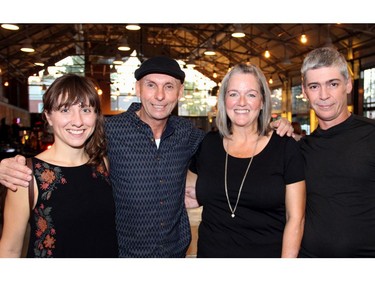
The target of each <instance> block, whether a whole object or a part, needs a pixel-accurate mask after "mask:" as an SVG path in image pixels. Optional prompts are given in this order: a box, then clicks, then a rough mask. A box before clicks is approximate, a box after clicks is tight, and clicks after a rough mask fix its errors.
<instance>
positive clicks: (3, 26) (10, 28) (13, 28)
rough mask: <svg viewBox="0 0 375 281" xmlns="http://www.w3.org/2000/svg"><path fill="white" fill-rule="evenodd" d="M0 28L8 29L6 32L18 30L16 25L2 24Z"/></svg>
mask: <svg viewBox="0 0 375 281" xmlns="http://www.w3.org/2000/svg"><path fill="white" fill-rule="evenodd" d="M1 27H2V28H4V29H8V30H18V29H20V28H19V27H18V25H15V24H11V23H3V24H2V25H1Z"/></svg>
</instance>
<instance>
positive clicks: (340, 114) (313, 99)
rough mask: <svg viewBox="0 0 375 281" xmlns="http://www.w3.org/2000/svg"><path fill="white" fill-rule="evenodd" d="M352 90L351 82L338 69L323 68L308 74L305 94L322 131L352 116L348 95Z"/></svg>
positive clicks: (304, 85)
mask: <svg viewBox="0 0 375 281" xmlns="http://www.w3.org/2000/svg"><path fill="white" fill-rule="evenodd" d="M351 90H352V83H351V80H350V79H348V80H346V79H345V78H344V77H343V76H342V74H341V73H340V69H339V68H338V67H334V66H332V67H321V68H317V69H310V70H308V71H307V72H306V75H305V81H304V84H303V93H304V95H305V97H306V98H307V99H309V101H310V105H311V107H312V109H313V110H314V111H315V113H316V115H317V117H318V121H319V126H320V127H321V128H322V129H328V128H331V127H332V126H335V125H337V124H340V123H341V122H343V121H345V120H346V119H347V118H348V117H349V116H350V112H349V110H348V108H347V95H348V93H350V92H351Z"/></svg>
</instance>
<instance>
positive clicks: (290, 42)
mask: <svg viewBox="0 0 375 281" xmlns="http://www.w3.org/2000/svg"><path fill="white" fill-rule="evenodd" d="M19 26H20V29H19V30H17V31H11V30H6V29H3V28H0V68H1V69H2V75H3V76H5V77H13V78H16V79H18V80H20V81H26V79H27V77H28V76H30V75H33V74H34V73H36V72H37V71H39V70H41V69H43V68H44V67H40V66H36V65H34V62H35V61H36V59H37V58H38V59H41V60H42V61H43V62H44V63H45V66H48V65H54V63H55V62H57V61H59V60H61V59H62V58H65V57H66V56H69V55H76V54H80V55H85V57H86V59H87V60H88V61H89V62H90V63H91V64H112V62H113V60H114V58H115V56H116V54H118V53H120V54H121V56H122V59H123V60H124V61H125V60H126V58H127V57H129V56H130V53H131V52H132V51H133V50H134V49H135V50H137V53H138V54H139V57H140V59H141V60H143V59H146V58H148V57H151V56H154V55H169V56H171V57H174V58H175V59H181V60H184V61H188V60H189V59H191V60H194V61H195V63H196V67H195V68H196V69H197V70H199V71H200V72H202V73H203V74H205V75H207V76H209V77H212V74H213V72H214V71H215V72H217V74H218V76H217V78H216V79H215V78H212V79H213V80H215V81H216V82H219V81H220V80H221V79H222V78H223V76H224V75H225V73H226V72H227V70H228V68H229V67H230V66H231V65H234V64H236V63H239V62H252V63H254V64H257V65H258V66H260V67H261V69H262V70H263V71H264V73H265V75H266V76H267V78H268V77H271V76H272V78H273V80H274V85H280V84H281V83H282V82H285V81H288V79H289V78H290V79H291V81H292V82H293V81H294V80H297V81H298V80H299V69H300V66H301V63H302V60H303V58H304V55H305V54H306V53H307V52H309V51H310V50H312V49H314V48H316V47H319V46H324V45H328V44H329V45H331V44H333V45H334V46H335V47H336V48H338V49H339V50H340V51H341V52H342V53H343V54H344V55H345V56H346V57H347V59H348V61H349V62H351V61H354V60H358V61H359V63H360V65H361V66H362V67H364V66H366V65H370V66H374V64H375V24H296V23H291V24H240V25H239V24H229V23H225V24H151V23H148V24H140V26H141V29H140V30H138V31H129V30H127V29H126V28H125V26H126V24H21V25H19ZM238 27H241V28H242V30H243V31H244V33H245V35H246V36H245V37H243V38H234V37H232V36H231V34H232V32H233V31H234V30H235V29H236V28H238ZM302 33H305V34H306V35H307V38H308V41H307V43H306V44H302V43H301V42H300V36H301V34H302ZM124 38H126V39H127V42H128V43H129V45H130V47H131V51H126V52H123V51H118V50H117V47H118V45H119V43H120V42H121V41H122V40H123V39H124ZM27 39H31V42H32V44H33V47H34V48H35V49H36V52H34V53H24V52H22V51H20V47H21V45H22V44H23V43H25V41H26V40H27ZM210 46H212V47H213V48H214V49H215V51H216V55H214V56H206V55H204V51H205V50H206V49H207V48H209V47H210ZM266 49H268V50H269V51H270V53H271V56H270V58H265V57H264V51H265V50H266ZM371 64H372V65H371Z"/></svg>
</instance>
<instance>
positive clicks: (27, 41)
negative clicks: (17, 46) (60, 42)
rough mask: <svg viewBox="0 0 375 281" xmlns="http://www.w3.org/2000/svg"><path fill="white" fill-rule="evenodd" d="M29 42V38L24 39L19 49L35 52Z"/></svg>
mask: <svg viewBox="0 0 375 281" xmlns="http://www.w3.org/2000/svg"><path fill="white" fill-rule="evenodd" d="M31 43H32V41H31V39H26V40H25V42H24V43H23V45H22V47H21V51H22V52H25V53H33V52H35V49H34V48H33V45H32V44H31Z"/></svg>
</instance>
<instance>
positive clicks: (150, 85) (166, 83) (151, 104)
mask: <svg viewBox="0 0 375 281" xmlns="http://www.w3.org/2000/svg"><path fill="white" fill-rule="evenodd" d="M183 91H184V86H183V84H181V82H180V80H178V79H176V78H174V77H172V76H169V75H166V74H158V73H152V74H148V75H146V76H144V77H143V78H142V79H140V80H139V81H137V82H136V93H137V96H138V97H139V98H140V100H141V103H142V108H141V110H140V113H139V115H140V118H141V120H142V121H144V122H146V123H148V124H152V123H155V122H156V123H159V122H167V119H168V117H169V115H170V114H171V113H172V110H173V109H174V107H175V106H176V104H177V102H178V99H179V98H180V97H181V96H182V94H183Z"/></svg>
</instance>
